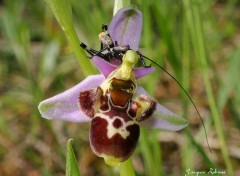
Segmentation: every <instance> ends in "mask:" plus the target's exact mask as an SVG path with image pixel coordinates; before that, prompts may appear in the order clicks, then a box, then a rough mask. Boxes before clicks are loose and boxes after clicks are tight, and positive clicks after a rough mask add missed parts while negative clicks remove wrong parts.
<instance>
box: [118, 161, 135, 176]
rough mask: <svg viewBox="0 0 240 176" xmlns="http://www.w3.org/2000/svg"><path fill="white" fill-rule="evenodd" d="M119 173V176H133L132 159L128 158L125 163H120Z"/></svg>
mask: <svg viewBox="0 0 240 176" xmlns="http://www.w3.org/2000/svg"><path fill="white" fill-rule="evenodd" d="M119 173H120V176H135V172H134V168H133V165H132V158H129V159H128V160H127V161H125V162H123V163H121V165H120V166H119Z"/></svg>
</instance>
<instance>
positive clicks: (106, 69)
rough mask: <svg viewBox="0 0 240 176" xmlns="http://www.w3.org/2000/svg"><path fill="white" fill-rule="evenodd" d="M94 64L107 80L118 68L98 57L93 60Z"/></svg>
mask: <svg viewBox="0 0 240 176" xmlns="http://www.w3.org/2000/svg"><path fill="white" fill-rule="evenodd" d="M92 62H93V63H94V64H95V65H96V67H97V68H98V70H99V71H100V72H101V73H102V74H103V75H104V77H105V78H107V77H108V75H109V74H110V73H111V72H112V71H113V70H115V69H116V68H117V67H116V66H114V65H112V64H110V63H109V62H107V61H105V60H104V59H102V58H101V57H98V56H94V57H93V58H92Z"/></svg>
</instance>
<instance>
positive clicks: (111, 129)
mask: <svg viewBox="0 0 240 176" xmlns="http://www.w3.org/2000/svg"><path fill="white" fill-rule="evenodd" d="M95 117H100V118H102V119H105V120H107V122H108V126H107V137H108V138H109V139H110V138H112V137H113V136H114V135H115V134H120V135H121V137H122V138H123V139H126V138H127V137H128V136H129V135H130V132H129V131H128V130H127V127H128V126H130V125H134V124H137V122H136V121H133V120H130V121H128V122H125V121H124V120H123V119H122V118H121V117H119V116H114V117H113V118H112V119H111V118H109V116H107V115H105V114H102V113H101V114H100V113H97V114H96V115H95ZM116 119H119V120H120V121H121V122H122V126H120V127H119V128H115V127H114V126H113V122H114V120H116Z"/></svg>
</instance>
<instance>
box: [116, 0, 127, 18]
mask: <svg viewBox="0 0 240 176" xmlns="http://www.w3.org/2000/svg"><path fill="white" fill-rule="evenodd" d="M130 4H131V3H130V0H115V3H114V10H113V16H114V15H115V14H116V13H117V11H118V10H119V9H121V8H124V7H127V6H129V5H130Z"/></svg>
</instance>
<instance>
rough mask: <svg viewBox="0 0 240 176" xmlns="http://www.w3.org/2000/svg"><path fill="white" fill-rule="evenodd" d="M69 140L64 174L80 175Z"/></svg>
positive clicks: (67, 175) (68, 175) (69, 175)
mask: <svg viewBox="0 0 240 176" xmlns="http://www.w3.org/2000/svg"><path fill="white" fill-rule="evenodd" d="M71 141H72V139H69V140H68V143H67V161H66V176H80V172H79V169H78V163H77V159H76V157H75V154H74V151H73V148H72V144H71Z"/></svg>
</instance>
